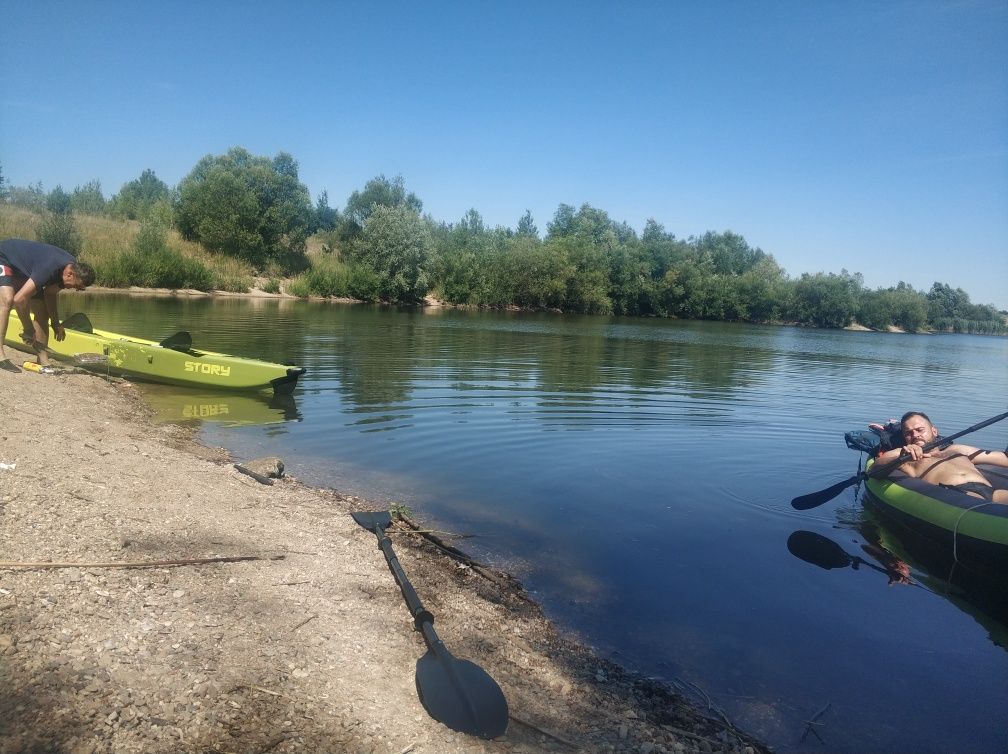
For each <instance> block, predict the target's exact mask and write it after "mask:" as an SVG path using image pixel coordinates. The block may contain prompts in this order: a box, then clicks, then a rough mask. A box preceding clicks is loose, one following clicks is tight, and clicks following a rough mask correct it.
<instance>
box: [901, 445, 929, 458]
mask: <svg viewBox="0 0 1008 754" xmlns="http://www.w3.org/2000/svg"><path fill="white" fill-rule="evenodd" d="M900 450H901V451H902V452H903V453H906V454H907V455H908V456H910V460H911V461H919V460H920V459H922V458H930V457H931V456H932V455H933V453H925V452H924V448H922V447H921V446H920V445H904V446H903V447H902V448H901V449H900Z"/></svg>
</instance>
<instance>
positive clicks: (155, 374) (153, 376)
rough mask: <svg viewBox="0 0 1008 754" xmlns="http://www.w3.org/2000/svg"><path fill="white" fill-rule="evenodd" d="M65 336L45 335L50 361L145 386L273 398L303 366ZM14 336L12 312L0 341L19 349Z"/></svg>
mask: <svg viewBox="0 0 1008 754" xmlns="http://www.w3.org/2000/svg"><path fill="white" fill-rule="evenodd" d="M65 331H66V338H64V339H63V340H62V341H57V340H56V336H55V334H54V333H52V331H50V334H49V353H50V355H51V356H53V357H54V358H56V359H59V360H61V361H67V362H70V363H73V364H75V365H77V366H82V367H85V368H88V369H91V370H93V371H96V372H101V373H103V374H105V373H108V374H114V375H116V376H123V377H128V378H130V379H135V380H142V381H146V382H157V383H163V384H167V385H182V386H187V387H195V386H198V387H209V388H213V389H215V390H242V391H259V390H272V391H273V392H274V393H275V394H278V395H289V394H290V393H292V392H293V391H294V388H295V387H296V386H297V381H298V378H299V377H300V376H301V375H302V374H304V372H305V370H304V368H303V367H298V366H291V365H287V364H274V363H271V362H268V361H259V360H258V359H246V358H243V357H241V356H231V355H228V354H223V353H214V352H213V351H202V350H200V349H196V348H185V349H175V348H167V347H164V346H161V345H160V344H158V343H156V342H154V341H151V340H144V339H142V338H135V337H132V336H128V335H120V334H119V333H113V332H108V331H106V330H98V329H95V330H93V331H91V332H82V331H80V330H73V329H70V328H66V329H65ZM20 332H21V322H20V320H19V319H18V318H17V315H16V314H15V313H13V312H12V313H11V320H10V322H9V325H8V329H7V338H6V339H5V342H6V343H7V344H8V345H11V346H14V347H15V348H24V344H23V343H21V342H20V340H19V339H18V338H17V333H20ZM12 336H13V337H12Z"/></svg>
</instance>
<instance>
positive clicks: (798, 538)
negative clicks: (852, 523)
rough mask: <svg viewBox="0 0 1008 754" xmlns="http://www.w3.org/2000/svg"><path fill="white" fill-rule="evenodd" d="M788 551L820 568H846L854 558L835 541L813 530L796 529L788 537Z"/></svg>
mask: <svg viewBox="0 0 1008 754" xmlns="http://www.w3.org/2000/svg"><path fill="white" fill-rule="evenodd" d="M787 548H788V551H789V552H790V553H791V554H792V555H794V556H795V557H796V558H799V559H800V560H804V561H805V562H806V563H811V564H812V565H817V566H819V567H820V568H825V569H826V570H830V569H831V568H846V567H847V566H849V565H850V564H851V563H853V562H854V559H853V558H852V557H851V556H850V555H848V554H847V553H846V552H844V550H843V548H842V547H840V545H838V544H837V543H836V542H834V541H833V540H832V539H829V538H828V537H824V536H822V535H821V534H816V533H815V532H813V531H801V530H799V531H796V532H794V533H792V534H791V536H790V537H788V540H787Z"/></svg>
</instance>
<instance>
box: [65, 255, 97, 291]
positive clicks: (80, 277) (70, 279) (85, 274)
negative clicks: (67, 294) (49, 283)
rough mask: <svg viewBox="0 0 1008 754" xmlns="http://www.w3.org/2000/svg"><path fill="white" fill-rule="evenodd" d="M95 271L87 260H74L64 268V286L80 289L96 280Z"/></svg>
mask: <svg viewBox="0 0 1008 754" xmlns="http://www.w3.org/2000/svg"><path fill="white" fill-rule="evenodd" d="M94 279H95V273H94V269H93V268H92V267H91V265H89V264H87V263H86V262H72V263H70V264H68V265H67V266H66V267H64V268H63V281H62V282H63V287H64V288H76V289H77V290H79V291H82V290H84V289H85V288H87V287H88V286H89V285H91V283H93V282H94Z"/></svg>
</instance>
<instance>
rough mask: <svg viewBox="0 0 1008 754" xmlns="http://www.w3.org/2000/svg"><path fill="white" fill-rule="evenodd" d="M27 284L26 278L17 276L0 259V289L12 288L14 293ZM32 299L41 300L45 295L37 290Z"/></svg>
mask: <svg viewBox="0 0 1008 754" xmlns="http://www.w3.org/2000/svg"><path fill="white" fill-rule="evenodd" d="M27 282H28V278H26V277H23V276H22V275H19V274H18V272H17V270H15V269H14V268H13V267H11V266H10V265H9V264H7V261H6V260H5V259H3V258H2V257H0V288H4V287H7V288H13V289H14V290H15V292H16V291H18V290H20V289H21V286H23V285H24V284H25V283H27ZM32 298H33V299H43V298H45V295H44V294H43V293H42V289H41V288H38V289H37V290H36V291H35V295H34V296H32Z"/></svg>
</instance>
